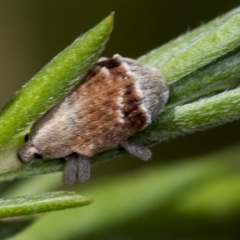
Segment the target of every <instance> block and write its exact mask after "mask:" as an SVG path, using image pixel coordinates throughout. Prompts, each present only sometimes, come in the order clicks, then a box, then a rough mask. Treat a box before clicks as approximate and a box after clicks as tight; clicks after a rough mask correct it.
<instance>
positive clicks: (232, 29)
mask: <svg viewBox="0 0 240 240" xmlns="http://www.w3.org/2000/svg"><path fill="white" fill-rule="evenodd" d="M239 25H240V7H239V8H236V9H234V10H233V11H231V12H229V13H227V14H225V15H223V16H221V17H219V18H217V19H216V20H214V21H212V22H210V23H208V24H206V25H203V26H201V27H200V28H197V29H196V30H194V31H192V32H191V33H187V34H186V35H183V36H180V37H179V38H178V39H176V40H174V41H172V42H170V43H168V44H166V45H164V46H163V47H160V48H158V49H155V50H153V51H151V52H150V53H148V54H146V55H144V56H142V57H141V58H139V61H140V62H141V63H142V64H143V65H145V66H150V67H156V68H157V69H159V71H160V72H161V73H162V74H163V76H165V77H166V79H167V80H168V81H174V80H177V79H179V78H181V77H183V76H186V75H187V74H189V73H191V72H193V71H195V70H196V69H198V68H200V67H202V66H204V65H206V64H208V63H209V62H211V61H213V60H214V59H217V58H219V57H220V56H222V55H224V54H226V53H227V52H229V51H231V50H233V49H234V48H236V47H237V46H239V44H240V32H239Z"/></svg>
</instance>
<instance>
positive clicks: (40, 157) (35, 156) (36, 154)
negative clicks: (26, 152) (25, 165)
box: [33, 153, 43, 159]
mask: <svg viewBox="0 0 240 240" xmlns="http://www.w3.org/2000/svg"><path fill="white" fill-rule="evenodd" d="M33 156H34V158H37V159H42V158H43V156H42V155H41V154H39V153H34V155H33Z"/></svg>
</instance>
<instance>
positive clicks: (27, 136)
mask: <svg viewBox="0 0 240 240" xmlns="http://www.w3.org/2000/svg"><path fill="white" fill-rule="evenodd" d="M28 140H29V134H26V135H25V137H24V142H27V141H28Z"/></svg>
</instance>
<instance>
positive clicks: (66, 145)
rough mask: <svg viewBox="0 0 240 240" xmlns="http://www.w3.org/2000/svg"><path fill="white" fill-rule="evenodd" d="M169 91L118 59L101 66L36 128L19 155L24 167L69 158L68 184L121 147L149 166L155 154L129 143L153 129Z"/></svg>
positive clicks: (156, 77) (152, 72)
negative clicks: (36, 161) (97, 158)
mask: <svg viewBox="0 0 240 240" xmlns="http://www.w3.org/2000/svg"><path fill="white" fill-rule="evenodd" d="M168 95H169V91H168V85H167V83H166V81H165V80H164V78H163V77H162V76H161V74H160V73H159V72H158V71H157V70H156V69H153V68H145V67H142V66H141V65H140V64H139V63H138V62H137V61H135V60H133V59H130V58H124V57H121V56H120V55H114V56H113V58H110V59H107V60H100V61H98V62H97V63H95V64H94V65H93V67H92V69H91V70H90V71H89V72H88V74H87V75H86V76H85V78H84V79H83V81H81V82H79V83H78V84H77V85H76V86H75V87H74V88H73V89H72V90H71V91H70V92H69V93H68V94H67V95H66V96H65V97H64V98H63V99H62V100H60V101H59V102H58V103H57V104H56V105H55V106H53V107H52V108H51V109H50V110H49V111H47V112H46V113H45V114H43V115H42V116H41V117H40V118H39V119H38V120H37V121H36V122H35V123H34V125H33V127H32V130H31V133H30V134H29V137H28V139H26V143H25V144H24V145H23V146H22V147H20V149H19V150H18V156H19V158H20V160H21V161H22V162H23V163H29V162H30V161H32V160H33V159H34V158H65V159H66V163H65V166H64V171H63V180H64V182H65V183H67V184H72V183H73V182H74V181H75V180H76V179H79V180H80V181H85V180H87V179H88V178H89V177H90V158H91V157H92V156H94V155H95V154H97V153H100V152H103V151H105V150H108V149H111V148H114V147H116V146H117V145H119V144H120V145H121V146H122V147H123V148H124V149H125V150H126V151H128V152H129V153H131V154H132V155H134V156H137V157H139V158H141V159H143V160H148V159H150V158H151V151H150V150H149V149H147V148H146V147H144V146H141V145H139V144H136V143H134V142H130V141H129V140H128V138H129V137H130V136H132V135H133V134H135V133H136V132H138V131H140V130H142V129H144V128H145V127H146V126H148V125H149V124H150V123H151V122H152V120H153V118H154V117H156V116H157V114H158V113H159V111H160V110H161V109H162V108H163V106H164V105H165V104H166V102H167V99H168Z"/></svg>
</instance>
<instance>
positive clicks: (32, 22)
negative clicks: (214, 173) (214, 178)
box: [0, 0, 240, 239]
mask: <svg viewBox="0 0 240 240" xmlns="http://www.w3.org/2000/svg"><path fill="white" fill-rule="evenodd" d="M238 6H239V1H238V0H228V1H226V0H210V1H209V0H194V1H189V0H179V1H174V0H141V1H137V0H131V1H129V0H128V1H127V0H121V1H112V0H102V1H93V0H82V1H75V0H69V1H57V0H53V1H47V0H41V1H37V0H24V1H17V0H12V1H0V66H1V71H0V83H1V85H0V107H3V106H4V105H5V104H6V103H7V102H8V101H9V100H10V98H11V97H12V96H13V95H14V93H15V92H16V91H17V90H18V89H20V88H21V86H22V85H23V84H24V83H26V82H27V81H28V80H29V79H30V78H31V77H32V76H33V75H34V74H35V73H37V72H38V71H39V70H40V69H41V68H42V67H43V66H44V65H45V64H46V63H48V62H49V61H50V60H51V59H52V58H53V57H54V56H55V55H56V54H58V53H59V52H60V51H61V50H63V49H64V48H65V47H66V46H67V45H69V44H70V43H71V42H72V41H73V40H74V39H75V38H77V37H78V36H79V35H80V34H81V33H83V32H85V31H87V30H88V29H89V28H91V27H93V26H94V25H95V24H97V23H98V22H99V21H100V20H101V19H103V18H104V17H106V16H107V15H108V14H109V13H110V12H112V11H115V12H116V19H115V27H114V31H113V33H112V35H111V38H110V41H109V43H108V44H107V46H106V49H105V51H104V54H103V55H104V56H112V55H113V54H115V53H119V54H121V55H123V56H127V57H132V58H137V57H139V56H141V55H143V54H144V53H146V52H148V51H150V50H152V49H154V48H156V47H158V46H160V45H162V44H164V43H166V42H168V41H170V40H172V39H174V38H176V37H177V36H179V35H181V34H184V33H186V32H188V31H190V30H191V29H194V28H196V27H198V26H200V25H201V24H203V23H206V22H208V21H210V20H212V19H214V18H215V17H217V16H219V15H221V14H224V13H225V12H228V11H230V10H231V9H233V8H235V7H238ZM239 27H240V26H239ZM239 123H240V122H239V121H237V122H234V123H230V124H227V125H225V126H221V127H218V128H215V129H210V130H208V131H205V132H198V133H195V134H192V135H188V136H184V137H179V138H177V139H172V140H169V141H168V142H165V143H162V144H160V145H158V146H155V147H154V148H153V152H154V157H153V160H152V161H150V162H148V163H142V162H140V161H139V160H137V159H135V158H131V157H129V156H125V157H124V158H122V159H117V160H115V161H111V162H106V163H101V164H98V165H95V166H93V171H92V179H91V181H90V182H89V183H87V184H85V185H84V186H79V185H78V186H73V187H72V189H75V190H77V191H79V192H81V191H82V190H84V191H85V192H90V193H91V189H92V187H93V186H94V187H96V184H97V183H98V181H100V182H101V181H103V183H102V184H103V185H104V183H105V182H107V181H108V180H109V181H112V179H115V177H116V176H117V178H119V179H120V180H119V181H120V182H121V179H124V176H125V175H126V176H127V178H129V179H131V174H133V175H134V174H135V173H136V172H137V171H144V169H148V168H155V166H156V168H159V167H161V166H162V168H163V169H165V168H168V167H171V166H178V165H179V166H180V168H181V164H182V163H184V164H185V163H186V162H190V164H191V163H192V161H194V160H193V159H195V158H201V157H202V156H203V157H202V159H204V156H208V157H209V156H212V154H213V155H214V154H215V153H216V154H219V151H223V152H224V151H227V154H226V156H229V159H231V158H233V156H236V155H238V152H237V151H236V149H237V148H236V149H235V148H234V149H233V150H229V149H230V148H232V147H233V146H238V145H239V144H240V141H239V134H238V133H239V131H240V124H239ZM223 155H224V154H223ZM216 156H218V155H216ZM52 175H54V174H52ZM55 175H56V174H55ZM134 176H135V175H134ZM173 176H174V175H173ZM48 177H49V179H50V178H51V177H52V176H50V175H47V176H44V179H46V178H48ZM173 180H174V179H173ZM27 181H28V182H27ZM29 181H30V180H24V181H20V183H19V187H18V188H19V189H21V186H22V187H23V186H28V185H27V184H28V183H29ZM33 181H38V182H41V181H42V182H43V183H44V184H46V182H44V181H43V177H39V178H38V180H34V179H33ZM116 181H117V180H116ZM53 182H54V184H55V185H54V184H53V185H52V189H62V188H65V189H69V188H66V187H62V184H61V181H60V175H59V174H57V175H56V179H55V180H54V181H53ZM21 184H22V185H21ZM24 184H25V185H24ZM44 184H42V186H41V189H42V191H44V190H49V188H48V187H49V186H47V187H46V188H44ZM46 185H47V184H46ZM31 186H32V185H31V184H29V186H28V189H26V188H27V187H25V190H24V191H25V192H26V193H27V192H28V193H34V190H33V189H32V187H31ZM99 187H101V184H100V185H99ZM148 187H149V188H151V186H148ZM220 187H221V185H220ZM18 188H17V187H16V189H18ZM23 188H24V187H23ZM159 188H161V182H159ZM16 189H15V192H17V190H16ZM155 190H156V189H154V187H153V191H155ZM178 190H179V189H178ZM24 191H22V192H21V191H20V190H19V192H20V194H23V193H25V192H24ZM179 191H180V190H179ZM210 191H211V190H210ZM234 191H235V188H234ZM237 191H239V192H238V193H236V195H237V196H239V195H240V185H239V189H237ZM13 192H14V191H13V190H12V192H11V193H9V196H10V195H11V194H13ZM93 192H94V191H93ZM93 197H94V198H97V199H99V196H98V195H95V196H94V195H93ZM215 200H216V202H217V199H215ZM99 201H100V202H101V201H103V202H105V201H109V204H112V203H113V200H112V199H111V198H110V197H109V196H108V198H107V199H104V197H102V196H101V199H100V200H99ZM234 203H235V205H234V206H233V207H234V209H235V207H236V211H235V212H236V214H235V215H234V216H233V215H231V214H229V215H227V217H226V218H227V219H228V220H227V222H225V220H226V219H225V220H224V215H221V214H220V215H219V216H220V219H221V221H220V220H219V222H216V221H214V222H212V221H211V219H209V218H207V217H205V218H204V217H203V218H202V219H201V221H200V220H199V219H198V220H199V221H200V222H201V224H199V222H198V221H197V222H194V224H195V225H194V224H192V226H189V227H188V225H187V224H185V225H184V224H183V226H182V225H181V224H180V223H181V222H182V219H181V218H180V219H178V218H177V217H176V218H175V217H172V218H171V220H168V224H167V225H168V228H167V230H165V231H164V230H163V229H161V227H160V226H159V225H161V224H159V225H158V224H156V222H159V223H162V222H164V219H163V218H161V215H162V214H163V212H162V211H163V210H159V211H156V212H155V211H154V209H151V211H147V210H146V211H145V212H144V211H143V212H141V214H139V216H138V217H136V216H135V218H136V219H135V218H131V223H129V222H127V221H126V222H125V223H124V221H122V222H121V221H120V222H121V224H120V223H116V222H115V223H114V224H113V225H111V224H109V225H106V226H105V228H104V227H102V228H101V231H100V230H99V228H97V227H96V229H97V230H96V229H95V228H92V230H91V234H90V233H89V234H85V235H81V234H82V233H81V231H82V230H81V226H79V232H78V231H76V232H75V233H74V236H71V239H80V238H79V237H80V236H81V239H135V238H136V239H149V237H151V238H152V239H160V237H161V239H202V238H204V239H207V238H208V237H209V239H215V238H216V239H239V238H237V237H238V234H237V231H235V230H236V228H234V227H237V226H238V223H239V220H240V212H239V211H238V210H237V209H239V204H240V203H239V202H237V201H235V202H234ZM94 204H95V205H97V204H100V203H99V202H98V201H97V202H95V203H94ZM133 206H134V203H133ZM100 207H101V206H100V205H99V208H100ZM116 208H118V206H117V205H116ZM225 210H226V209H225ZM84 211H86V212H87V210H84ZM164 211H165V210H164ZM57 214H58V215H56V216H58V217H59V218H61V217H62V218H63V217H64V214H65V213H64V211H61V212H59V213H57ZM79 214H81V211H79ZM144 214H146V216H145V215H144ZM164 214H165V215H164ZM164 214H163V216H166V215H168V214H173V213H166V212H164ZM66 215H67V214H66ZM126 215H127V212H126ZM43 218H44V217H43ZM43 218H42V219H41V221H43ZM144 219H146V222H145V221H144ZM153 219H155V220H153ZM229 219H230V220H229ZM151 220H153V222H155V224H153V226H154V227H153V228H149V221H151ZM45 221H46V222H47V221H48V220H47V218H46V220H45ZM49 221H50V220H49ZM139 221H141V224H140V223H139ZM208 221H209V222H208ZM134 222H136V224H134ZM202 222H204V223H205V224H206V225H208V228H207V231H206V233H205V235H204V231H205V230H206V228H205V227H206V226H205V225H204V224H203V225H204V226H205V227H202ZM206 222H207V223H206ZM145 223H146V225H145ZM69 224H71V222H70V220H69ZM96 225H97V224H96ZM138 226H139V227H138ZM147 226H148V227H147ZM170 226H172V228H171V227H170ZM229 226H232V228H230V227H229ZM67 228H68V226H66V229H67ZM140 228H141V231H140ZM190 228H191V231H189V230H190ZM195 228H196V229H198V231H196V233H195V231H192V229H195ZM39 229H40V227H39ZM129 229H131V230H129ZM223 229H226V231H223V232H222V230H223ZM39 231H41V230H39ZM45 232H46V235H45V237H46V236H48V235H47V232H48V230H46V229H45ZM49 232H50V230H49ZM137 232H138V233H139V232H141V234H137ZM163 232H164V234H163ZM200 233H201V234H200ZM224 234H225V235H224ZM56 236H57V233H56ZM227 237H229V238H227ZM35 239H48V238H41V237H40V238H37V237H36V238H35ZM49 239H50V238H49ZM51 239H53V238H51ZM56 239H60V238H56ZM66 239H67V238H66ZM69 239H70V238H69Z"/></svg>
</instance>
